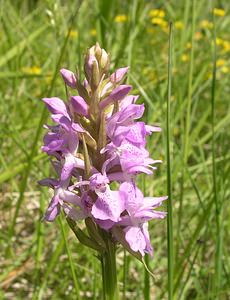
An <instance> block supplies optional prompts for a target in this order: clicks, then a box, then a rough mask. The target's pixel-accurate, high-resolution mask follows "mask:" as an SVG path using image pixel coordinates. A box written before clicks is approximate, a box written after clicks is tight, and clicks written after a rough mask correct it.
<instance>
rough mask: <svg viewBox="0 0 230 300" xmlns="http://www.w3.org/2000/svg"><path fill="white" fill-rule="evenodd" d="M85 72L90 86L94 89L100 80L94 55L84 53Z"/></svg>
mask: <svg viewBox="0 0 230 300" xmlns="http://www.w3.org/2000/svg"><path fill="white" fill-rule="evenodd" d="M85 73H86V77H87V80H88V82H89V83H90V85H91V87H92V88H94V89H96V88H97V86H98V84H99V82H100V71H99V66H98V61H97V59H96V57H95V56H94V55H86V58H85Z"/></svg>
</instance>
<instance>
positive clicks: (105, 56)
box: [99, 49, 109, 70]
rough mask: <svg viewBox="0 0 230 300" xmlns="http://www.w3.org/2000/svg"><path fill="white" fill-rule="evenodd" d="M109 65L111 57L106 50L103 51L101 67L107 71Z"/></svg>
mask: <svg viewBox="0 0 230 300" xmlns="http://www.w3.org/2000/svg"><path fill="white" fill-rule="evenodd" d="M108 64H109V55H108V53H107V52H106V51H105V50H104V49H102V53H101V58H100V62H99V66H100V68H101V69H103V70H104V69H107V66H108Z"/></svg>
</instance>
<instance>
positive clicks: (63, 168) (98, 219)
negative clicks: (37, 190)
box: [40, 43, 167, 256]
mask: <svg viewBox="0 0 230 300" xmlns="http://www.w3.org/2000/svg"><path fill="white" fill-rule="evenodd" d="M109 67H110V59H109V55H108V54H107V53H106V51H105V50H104V49H101V48H100V46H99V44H98V43H97V44H96V45H95V46H93V47H91V48H90V49H89V50H88V51H87V54H86V56H85V64H84V71H85V77H86V78H85V79H84V82H83V83H81V81H80V79H79V74H74V73H73V72H71V71H69V70H67V69H61V71H60V72H61V75H62V78H63V80H64V82H65V85H66V88H67V98H68V100H67V102H64V101H62V100H61V99H60V98H57V97H52V98H44V99H43V101H44V102H45V104H46V106H47V108H48V110H49V111H50V113H51V119H52V120H53V121H54V122H55V123H56V125H55V126H50V125H45V128H46V129H48V130H49V131H48V133H47V134H46V135H45V137H44V146H43V147H42V150H43V151H44V152H46V153H47V154H48V155H49V156H51V157H52V160H51V162H52V165H53V167H54V169H55V171H56V173H57V177H58V178H57V179H52V178H46V179H43V180H41V181H40V184H41V185H46V186H49V187H51V188H52V189H53V190H54V196H53V197H52V200H51V202H50V204H49V207H48V209H47V211H46V213H45V215H44V219H45V220H46V221H50V222H52V221H54V219H55V218H56V217H57V216H58V215H59V214H60V212H61V210H63V212H64V214H65V215H66V217H67V220H68V223H69V225H70V226H71V228H72V229H73V230H74V232H75V234H76V235H77V237H78V238H79V240H80V241H81V242H82V243H84V244H85V245H87V246H89V247H91V248H94V249H97V250H102V251H103V247H104V241H103V233H104V232H106V234H108V236H109V237H110V238H111V239H112V240H113V241H114V242H115V243H119V242H120V243H121V244H123V246H124V247H126V248H127V249H128V250H129V251H130V252H131V253H132V254H134V255H135V254H138V255H140V256H144V254H145V253H149V254H152V252H153V250H152V247H151V244H150V238H149V232H148V221H149V220H151V219H155V218H158V219H159V218H160V219H161V218H164V217H165V215H166V213H165V212H160V211H158V210H155V208H156V207H158V206H159V205H161V203H162V201H163V200H165V199H166V198H167V197H144V196H143V194H142V192H141V190H140V189H139V188H138V187H137V185H136V183H135V181H136V178H137V176H138V175H139V174H141V173H145V174H152V173H153V170H154V169H155V168H156V167H155V166H153V165H155V164H156V163H158V162H160V161H159V160H153V159H152V158H150V157H149V152H148V151H147V150H146V148H145V146H146V136H148V135H151V134H152V132H159V131H160V128H159V127H155V126H150V125H146V124H145V123H144V122H142V121H141V122H140V121H136V120H137V119H139V118H141V117H142V115H143V113H144V109H145V108H144V104H136V101H137V99H138V96H134V95H128V93H129V92H130V90H131V88H132V87H131V86H130V85H126V84H123V83H124V80H125V75H126V73H127V71H128V67H124V68H120V69H117V70H116V71H115V72H114V73H112V74H111V75H110V74H109ZM77 73H78V72H77ZM76 90H77V92H78V95H75V92H76ZM72 93H73V95H72ZM80 220H85V224H86V227H87V230H88V233H89V236H88V235H86V234H85V233H84V231H83V230H81V229H80V228H78V226H77V222H78V221H80Z"/></svg>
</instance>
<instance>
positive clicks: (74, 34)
mask: <svg viewBox="0 0 230 300" xmlns="http://www.w3.org/2000/svg"><path fill="white" fill-rule="evenodd" d="M69 36H70V38H75V37H77V36H78V32H77V30H70V33H69Z"/></svg>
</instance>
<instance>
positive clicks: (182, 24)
mask: <svg viewBox="0 0 230 300" xmlns="http://www.w3.org/2000/svg"><path fill="white" fill-rule="evenodd" d="M175 28H177V29H183V28H184V23H183V22H181V21H176V22H175Z"/></svg>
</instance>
